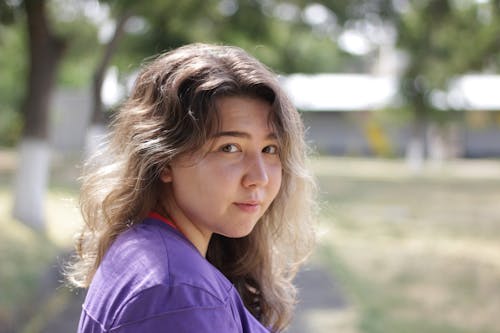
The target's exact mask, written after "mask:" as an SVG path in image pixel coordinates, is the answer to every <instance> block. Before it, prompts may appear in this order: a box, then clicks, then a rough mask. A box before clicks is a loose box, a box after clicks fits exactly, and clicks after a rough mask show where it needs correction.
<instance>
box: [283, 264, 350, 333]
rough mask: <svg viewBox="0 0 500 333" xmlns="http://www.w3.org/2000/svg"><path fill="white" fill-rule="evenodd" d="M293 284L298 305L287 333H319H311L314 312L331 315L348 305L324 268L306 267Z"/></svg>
mask: <svg viewBox="0 0 500 333" xmlns="http://www.w3.org/2000/svg"><path fill="white" fill-rule="evenodd" d="M295 283H296V285H297V287H298V288H299V304H298V305H297V310H296V313H295V318H294V320H293V321H292V325H291V327H290V329H289V330H288V331H287V333H320V332H315V331H313V330H314V328H313V327H312V325H311V323H310V317H311V315H312V314H314V313H315V312H321V313H325V312H330V311H331V312H332V313H333V312H335V311H340V310H342V309H344V308H346V307H347V305H348V304H347V302H346V299H345V297H344V296H343V295H342V292H341V291H340V287H339V285H338V284H337V282H336V281H335V279H334V278H333V276H332V275H331V273H330V272H329V271H328V270H326V269H325V268H324V267H321V266H318V265H312V266H306V267H305V268H304V269H303V270H302V271H301V272H299V274H298V275H297V278H296V279H295ZM328 332H330V331H328Z"/></svg>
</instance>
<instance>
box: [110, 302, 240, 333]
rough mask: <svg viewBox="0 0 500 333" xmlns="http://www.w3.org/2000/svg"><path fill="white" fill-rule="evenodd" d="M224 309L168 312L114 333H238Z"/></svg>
mask: <svg viewBox="0 0 500 333" xmlns="http://www.w3.org/2000/svg"><path fill="white" fill-rule="evenodd" d="M228 314H229V313H228V312H227V310H226V309H225V308H224V307H216V308H194V309H185V310H179V311H175V312H168V313H164V314H161V315H157V316H154V317H150V318H145V319H143V320H141V321H137V322H132V323H127V324H123V325H121V326H117V327H115V328H112V329H111V330H109V332H110V333H111V332H113V333H137V332H141V333H158V332H165V333H170V332H172V333H200V332H218V333H237V332H241V328H238V327H237V326H236V325H235V322H234V320H233V319H232V318H231V317H230V314H229V316H228Z"/></svg>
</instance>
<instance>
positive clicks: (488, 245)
mask: <svg viewBox="0 0 500 333" xmlns="http://www.w3.org/2000/svg"><path fill="white" fill-rule="evenodd" d="M314 167H315V170H316V175H317V177H318V179H319V181H320V184H321V186H320V188H321V198H322V200H323V202H324V204H323V212H322V215H321V224H320V244H319V249H318V255H319V256H320V257H321V261H322V262H324V263H325V264H327V265H328V266H329V267H330V268H331V270H332V271H333V272H334V276H335V277H336V278H337V279H339V281H340V282H341V284H342V286H343V288H344V291H345V292H346V293H347V295H348V297H349V299H350V301H351V304H352V305H351V308H350V309H347V311H348V312H347V313H355V316H354V319H352V320H351V324H352V328H351V331H353V332H365V333H376V332H377V333H378V332H380V333H382V332H384V333H391V332H394V333H396V332H397V333H401V332H405V333H411V332H436V333H437V332H439V333H448V332H449V333H451V332H456V333H459V332H474V333H481V332H483V333H493V332H500V317H499V316H498V314H499V313H500V298H499V297H498V295H500V208H499V202H500V162H499V161H458V162H454V163H448V164H447V165H444V166H442V167H434V168H428V169H426V170H423V172H422V173H421V174H419V175H415V174H412V173H411V172H409V171H408V170H407V169H406V167H405V165H404V164H403V163H402V162H400V161H393V160H385V161H384V160H364V159H338V158H337V159H335V158H323V159H320V160H318V161H316V162H315V163H314ZM351 318H352V316H351ZM324 331H325V332H328V331H331V332H333V331H338V329H337V328H336V327H333V326H332V327H331V330H328V329H326V328H325V330H324Z"/></svg>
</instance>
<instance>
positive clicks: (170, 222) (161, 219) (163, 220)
mask: <svg viewBox="0 0 500 333" xmlns="http://www.w3.org/2000/svg"><path fill="white" fill-rule="evenodd" d="M148 217H151V218H153V219H157V220H160V221H162V222H164V223H166V224H168V225H169V226H171V227H172V228H174V229H175V230H178V231H179V228H177V226H176V225H175V223H174V222H172V221H170V220H169V219H167V218H166V217H164V216H162V215H160V214H158V213H157V212H150V213H149V214H148Z"/></svg>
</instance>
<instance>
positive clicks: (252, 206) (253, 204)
mask: <svg viewBox="0 0 500 333" xmlns="http://www.w3.org/2000/svg"><path fill="white" fill-rule="evenodd" d="M234 204H235V205H236V207H238V208H239V209H241V210H242V211H244V212H248V213H253V212H256V211H258V210H259V208H260V204H259V203H258V202H257V201H250V202H235V203H234Z"/></svg>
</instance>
